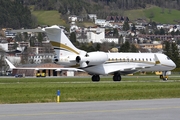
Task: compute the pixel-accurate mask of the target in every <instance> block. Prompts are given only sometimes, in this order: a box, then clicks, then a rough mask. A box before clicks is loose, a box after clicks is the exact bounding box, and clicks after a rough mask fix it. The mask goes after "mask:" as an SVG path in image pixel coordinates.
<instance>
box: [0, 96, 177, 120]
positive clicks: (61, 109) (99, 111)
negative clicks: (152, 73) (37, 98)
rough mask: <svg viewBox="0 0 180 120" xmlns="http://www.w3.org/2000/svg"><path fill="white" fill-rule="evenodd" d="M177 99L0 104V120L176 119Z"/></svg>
mask: <svg viewBox="0 0 180 120" xmlns="http://www.w3.org/2000/svg"><path fill="white" fill-rule="evenodd" d="M179 119H180V99H155V100H123V101H99V102H60V103H33V104H0V120H179Z"/></svg>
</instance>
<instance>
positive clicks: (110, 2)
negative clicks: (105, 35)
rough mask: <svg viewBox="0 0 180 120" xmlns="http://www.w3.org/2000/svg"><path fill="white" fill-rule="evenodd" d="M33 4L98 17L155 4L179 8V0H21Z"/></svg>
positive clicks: (47, 8) (48, 8)
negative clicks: (92, 14) (91, 14)
mask: <svg viewBox="0 0 180 120" xmlns="http://www.w3.org/2000/svg"><path fill="white" fill-rule="evenodd" d="M21 1H23V2H24V5H33V6H34V10H58V11H59V12H60V13H61V14H62V15H65V14H71V15H73V14H75V15H81V16H83V15H86V14H87V13H95V14H97V15H98V17H99V18H105V17H106V16H107V15H123V13H124V11H125V10H131V9H139V8H147V7H148V6H149V5H156V6H159V7H161V8H162V9H164V8H168V9H178V10H179V9H180V0H21Z"/></svg>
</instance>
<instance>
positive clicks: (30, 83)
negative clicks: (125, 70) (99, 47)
mask: <svg viewBox="0 0 180 120" xmlns="http://www.w3.org/2000/svg"><path fill="white" fill-rule="evenodd" d="M111 79H112V78H111V77H102V80H101V81H100V82H97V83H96V82H95V83H94V82H91V81H90V78H83V77H81V78H76V77H75V78H5V79H3V78H2V79H0V103H1V104H4V103H41V102H56V92H57V90H60V91H61V96H60V98H61V102H75V101H107V100H137V99H157V98H180V93H179V91H180V82H179V77H172V78H171V80H170V81H168V82H162V81H160V80H159V79H158V77H157V76H156V77H151V76H150V77H146V76H142V77H139V76H138V77H137V76H133V77H124V78H123V81H122V82H113V81H112V80H111Z"/></svg>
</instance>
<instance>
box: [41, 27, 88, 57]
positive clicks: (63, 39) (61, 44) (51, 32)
mask: <svg viewBox="0 0 180 120" xmlns="http://www.w3.org/2000/svg"><path fill="white" fill-rule="evenodd" d="M43 30H44V31H45V32H46V33H47V36H48V38H49V39H50V42H51V44H52V46H53V47H54V50H55V52H56V55H57V57H58V58H60V56H69V55H78V54H85V53H86V52H85V51H83V50H79V49H78V48H76V47H75V46H74V45H73V44H72V43H71V41H70V40H69V39H68V38H67V36H66V35H65V34H64V32H63V29H61V28H60V27H58V26H57V25H54V26H51V27H46V28H44V29H43Z"/></svg>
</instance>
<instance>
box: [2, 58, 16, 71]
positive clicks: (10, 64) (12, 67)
mask: <svg viewBox="0 0 180 120" xmlns="http://www.w3.org/2000/svg"><path fill="white" fill-rule="evenodd" d="M5 60H6V62H7V64H8V65H9V67H10V69H14V68H16V67H15V66H14V65H13V64H12V63H11V62H10V61H9V60H8V59H7V58H5Z"/></svg>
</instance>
